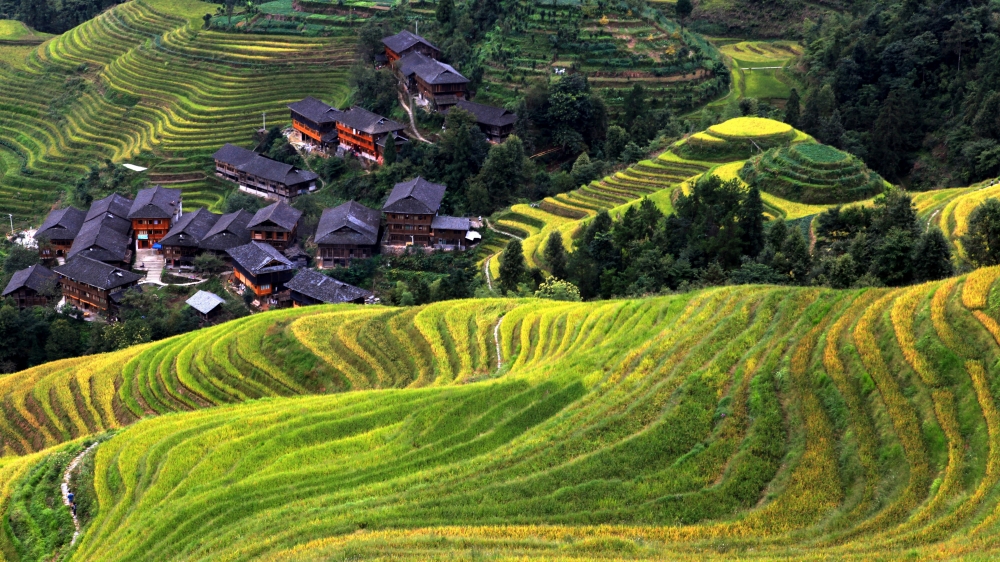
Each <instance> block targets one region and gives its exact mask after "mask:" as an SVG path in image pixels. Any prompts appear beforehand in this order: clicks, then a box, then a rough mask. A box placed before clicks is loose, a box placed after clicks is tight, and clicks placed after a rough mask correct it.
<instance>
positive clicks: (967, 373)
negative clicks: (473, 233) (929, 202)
mask: <svg viewBox="0 0 1000 562" xmlns="http://www.w3.org/2000/svg"><path fill="white" fill-rule="evenodd" d="M998 277H1000V268H991V269H982V270H978V271H976V272H974V273H972V274H970V275H968V276H966V277H963V278H955V279H951V280H947V281H943V282H938V283H930V284H926V285H920V286H915V287H908V288H903V289H896V290H888V289H870V290H861V291H833V290H823V289H808V288H780V287H727V288H719V289H712V290H706V291H701V292H697V293H691V294H686V295H678V296H670V297H660V298H653V299H644V300H633V301H610V302H596V303H561V302H554V301H535V300H525V301H503V300H496V301H458V302H445V303H439V304H436V305H431V306H427V307H422V308H414V309H388V308H378V307H319V308H312V309H298V310H292V311H281V312H276V313H268V314H262V315H258V316H255V317H253V318H251V319H248V320H243V321H237V322H236V323H232V324H227V325H224V326H221V327H219V328H213V329H209V330H204V331H201V332H196V333H193V334H189V335H185V336H181V337H178V338H173V339H170V340H165V341H162V342H157V343H154V344H149V345H145V346H142V347H139V348H133V349H128V350H124V351H122V352H118V353H115V354H109V355H104V356H98V357H88V358H82V359H74V360H69V361H64V362H60V363H54V364H51V365H47V366H44V367H41V368H37V369H33V370H30V371H26V372H23V373H18V374H15V375H11V376H8V377H5V378H3V379H0V382H2V383H3V387H2V389H0V392H2V393H3V400H2V402H0V412H2V414H3V416H2V418H0V420H2V421H3V423H4V427H3V438H4V444H5V447H6V449H7V452H8V453H13V452H20V451H25V452H27V451H34V450H37V449H38V448H40V447H42V446H47V445H56V444H58V443H60V442H62V441H66V440H68V439H70V438H72V437H76V436H82V435H86V434H89V433H96V432H99V431H101V430H103V429H104V428H109V427H118V426H120V425H124V424H127V423H131V422H132V421H133V420H134V417H135V416H136V415H139V414H143V413H147V412H148V413H165V412H170V411H181V410H192V409H199V408H202V407H203V406H207V405H209V404H222V403H226V402H243V401H245V400H247V399H250V398H256V397H268V396H285V397H284V398H275V399H267V400H256V401H251V402H247V403H244V404H241V405H232V406H224V407H222V408H212V409H204V410H201V411H195V412H189V413H181V414H178V415H170V416H164V417H158V418H153V419H148V420H144V421H141V422H139V423H136V424H135V425H133V426H132V427H129V428H128V429H125V430H124V431H121V432H120V433H118V434H117V435H116V436H114V437H113V438H111V439H110V440H109V441H107V442H105V443H104V444H102V445H101V446H100V447H99V448H98V449H97V451H98V452H97V457H96V464H95V467H96V468H95V489H96V491H97V492H96V493H97V495H98V500H99V503H100V512H99V514H98V516H97V518H96V519H95V520H94V521H93V523H92V524H91V526H90V528H89V529H88V530H87V532H86V533H85V534H84V536H83V538H82V541H81V542H80V543H79V544H78V545H77V547H76V550H75V552H74V553H73V558H75V559H81V560H147V559H148V560H164V559H175V560H181V559H183V560H194V559H198V560H202V559H205V560H207V559H240V560H245V559H268V560H273V559H283V560H312V559H329V558H334V559H338V558H341V557H345V556H346V557H371V556H378V555H380V556H391V557H395V558H403V559H429V558H436V557H439V558H448V557H450V556H454V555H458V556H463V557H474V556H480V555H481V556H487V557H489V556H494V555H495V556H503V557H524V558H526V559H552V558H557V557H561V558H565V559H571V558H573V559H580V558H601V557H606V556H621V557H626V558H636V559H643V558H671V559H704V558H705V557H706V556H707V557H718V558H731V557H733V556H737V555H739V556H741V557H743V558H771V557H787V556H790V557H795V558H821V557H829V558H838V559H851V558H853V559H871V558H872V557H874V556H882V557H885V558H896V557H899V556H902V555H904V554H905V555H909V556H913V557H915V558H918V559H935V558H953V557H956V556H962V555H969V556H973V557H987V553H989V552H993V551H994V549H995V548H996V546H995V539H994V538H993V536H994V535H995V532H994V531H995V527H996V525H997V517H998V514H1000V508H998V505H1000V504H998V499H1000V497H998V495H997V493H996V484H997V479H998V478H1000V417H998V411H997V398H998V396H1000V378H998V377H997V375H998V374H1000V364H998V359H1000V346H998V344H997V342H998V341H1000V324H998V322H997V319H998V318H1000V286H998V285H997V279H998ZM501 317H502V320H500V319H501ZM498 323H499V327H497V324H498ZM494 333H496V334H498V335H499V340H500V341H499V350H500V354H501V357H502V360H501V366H500V368H499V369H498V368H497V356H496V354H497V348H496V347H495V342H494V340H493V338H494ZM368 388H373V389H377V388H385V389H389V388H392V389H393V390H363V389H368ZM347 389H353V390H358V392H349V393H339V394H325V395H318V396H312V397H299V398H296V397H290V396H289V395H292V394H300V393H310V392H327V393H329V392H334V391H337V390H347ZM38 458H39V457H38V456H37V455H36V456H35V457H31V458H25V457H5V458H4V460H3V462H2V463H0V481H2V485H0V493H5V494H9V491H7V492H3V490H9V489H10V487H11V484H12V481H13V480H14V479H15V478H16V477H17V476H18V475H19V474H23V472H24V471H25V470H27V467H30V466H31V465H32V463H34V462H37V459H38ZM3 540H4V541H7V540H9V538H5V539H3ZM0 546H3V548H2V550H3V551H4V552H6V553H8V556H10V553H11V552H12V549H11V547H10V545H9V544H3V543H0Z"/></svg>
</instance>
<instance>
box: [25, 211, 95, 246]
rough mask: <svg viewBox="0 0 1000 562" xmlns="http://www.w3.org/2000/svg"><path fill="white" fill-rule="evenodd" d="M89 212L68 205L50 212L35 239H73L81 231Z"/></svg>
mask: <svg viewBox="0 0 1000 562" xmlns="http://www.w3.org/2000/svg"><path fill="white" fill-rule="evenodd" d="M86 217H87V213H85V212H83V211H81V210H80V209H77V208H75V207H66V208H65V209H58V210H55V211H52V212H51V213H49V216H47V217H45V222H43V223H42V226H40V227H38V232H36V233H35V240H53V239H55V240H72V239H73V238H76V235H77V234H78V233H79V232H80V227H82V226H83V221H84V220H85V219H86Z"/></svg>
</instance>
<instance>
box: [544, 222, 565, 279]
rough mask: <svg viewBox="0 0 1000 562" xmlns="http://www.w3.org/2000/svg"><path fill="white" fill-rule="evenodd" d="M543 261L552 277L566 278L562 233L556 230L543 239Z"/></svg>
mask: <svg viewBox="0 0 1000 562" xmlns="http://www.w3.org/2000/svg"><path fill="white" fill-rule="evenodd" d="M545 263H546V264H548V266H549V271H550V272H551V273H552V275H553V276H554V277H556V278H558V279H565V278H566V249H565V248H564V247H563V238H562V233H560V232H559V231H558V230H556V231H553V232H552V234H549V238H548V240H546V241H545Z"/></svg>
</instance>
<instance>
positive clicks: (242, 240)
mask: <svg viewBox="0 0 1000 562" xmlns="http://www.w3.org/2000/svg"><path fill="white" fill-rule="evenodd" d="M252 218H253V215H251V214H250V213H249V212H247V211H244V210H242V209H240V210H239V211H236V212H235V213H229V214H228V215H222V216H221V217H219V220H217V221H215V226H213V227H212V228H211V229H210V230H209V231H208V232H207V233H205V236H204V237H203V238H202V239H201V244H200V246H201V248H202V249H205V250H228V249H230V248H235V247H236V246H242V245H244V244H246V243H248V242H250V229H248V228H247V224H249V223H250V219H252Z"/></svg>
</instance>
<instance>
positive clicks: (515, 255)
mask: <svg viewBox="0 0 1000 562" xmlns="http://www.w3.org/2000/svg"><path fill="white" fill-rule="evenodd" d="M527 270H528V267H527V265H526V264H525V261H524V251H523V250H522V249H521V241H520V240H518V239H516V238H515V239H513V240H511V241H510V243H509V244H507V247H506V248H505V249H504V251H503V254H501V255H500V279H499V282H500V289H501V290H502V291H503V292H504V293H505V294H506V293H507V292H510V291H516V290H517V286H518V284H520V283H521V282H522V281H524V279H525V277H526V276H527V273H528V271H527Z"/></svg>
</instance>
